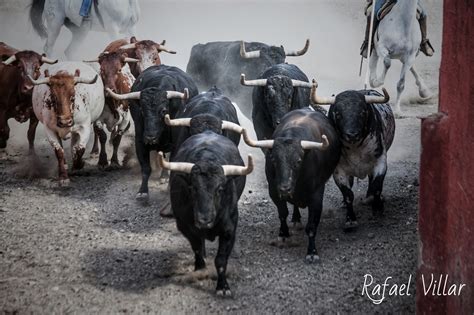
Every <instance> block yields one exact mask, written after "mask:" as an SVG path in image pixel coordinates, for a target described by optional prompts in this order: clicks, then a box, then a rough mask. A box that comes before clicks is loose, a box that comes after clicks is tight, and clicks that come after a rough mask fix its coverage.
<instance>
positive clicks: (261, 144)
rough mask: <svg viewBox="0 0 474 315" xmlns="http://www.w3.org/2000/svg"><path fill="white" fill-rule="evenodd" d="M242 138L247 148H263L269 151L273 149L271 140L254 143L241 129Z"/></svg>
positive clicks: (244, 130) (245, 131)
mask: <svg viewBox="0 0 474 315" xmlns="http://www.w3.org/2000/svg"><path fill="white" fill-rule="evenodd" d="M242 136H243V138H244V141H245V143H247V145H248V146H251V147H254V148H263V149H271V148H273V140H258V141H255V140H253V139H251V138H250V137H249V135H248V134H247V130H246V129H243V130H242Z"/></svg>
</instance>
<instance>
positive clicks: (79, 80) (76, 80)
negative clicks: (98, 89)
mask: <svg viewBox="0 0 474 315" xmlns="http://www.w3.org/2000/svg"><path fill="white" fill-rule="evenodd" d="M98 77H99V76H98V75H97V74H96V75H95V76H94V77H93V78H92V79H86V78H82V77H75V78H74V84H78V83H84V84H94V83H95V82H96V81H97V78H98Z"/></svg>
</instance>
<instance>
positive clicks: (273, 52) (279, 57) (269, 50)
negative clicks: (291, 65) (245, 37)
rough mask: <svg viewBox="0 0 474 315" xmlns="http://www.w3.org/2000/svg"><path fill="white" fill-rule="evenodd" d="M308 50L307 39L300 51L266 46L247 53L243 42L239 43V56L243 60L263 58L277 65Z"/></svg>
mask: <svg viewBox="0 0 474 315" xmlns="http://www.w3.org/2000/svg"><path fill="white" fill-rule="evenodd" d="M308 48H309V39H307V40H306V44H305V46H304V48H303V49H301V50H296V51H295V50H285V48H283V46H280V47H277V46H268V47H262V48H261V49H259V50H254V51H250V52H247V51H246V48H245V42H244V41H241V42H240V56H241V57H242V58H244V59H253V58H264V59H267V60H269V61H270V63H271V64H279V63H283V62H285V58H286V57H287V56H302V55H304V54H305V53H306V52H307V51H308Z"/></svg>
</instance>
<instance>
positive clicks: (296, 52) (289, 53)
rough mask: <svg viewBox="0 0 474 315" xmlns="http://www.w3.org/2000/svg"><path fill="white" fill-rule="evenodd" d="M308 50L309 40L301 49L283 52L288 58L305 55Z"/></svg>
mask: <svg viewBox="0 0 474 315" xmlns="http://www.w3.org/2000/svg"><path fill="white" fill-rule="evenodd" d="M308 48H309V38H308V39H307V40H306V44H305V45H304V47H303V49H301V50H289V51H285V55H287V56H290V57H297V56H302V55H304V54H306V52H307V51H308Z"/></svg>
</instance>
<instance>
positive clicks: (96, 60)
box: [82, 58, 99, 62]
mask: <svg viewBox="0 0 474 315" xmlns="http://www.w3.org/2000/svg"><path fill="white" fill-rule="evenodd" d="M82 62H99V58H95V59H91V60H82Z"/></svg>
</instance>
